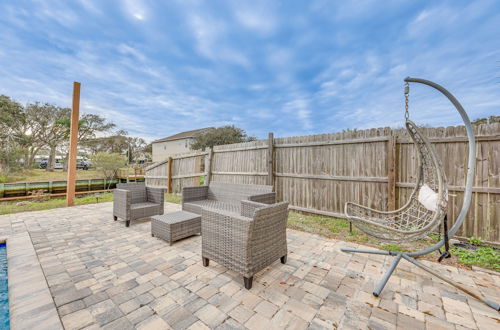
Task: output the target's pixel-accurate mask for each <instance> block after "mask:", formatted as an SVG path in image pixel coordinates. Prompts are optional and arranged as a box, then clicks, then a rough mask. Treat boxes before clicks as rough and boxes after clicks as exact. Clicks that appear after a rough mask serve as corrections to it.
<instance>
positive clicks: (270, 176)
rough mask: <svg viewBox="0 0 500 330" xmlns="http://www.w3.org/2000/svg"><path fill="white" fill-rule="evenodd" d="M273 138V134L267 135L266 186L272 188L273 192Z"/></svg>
mask: <svg viewBox="0 0 500 330" xmlns="http://www.w3.org/2000/svg"><path fill="white" fill-rule="evenodd" d="M273 145H274V136H273V133H272V132H271V133H269V135H268V137H267V173H268V174H267V184H268V185H270V186H273V190H274V175H273V171H274V150H273Z"/></svg>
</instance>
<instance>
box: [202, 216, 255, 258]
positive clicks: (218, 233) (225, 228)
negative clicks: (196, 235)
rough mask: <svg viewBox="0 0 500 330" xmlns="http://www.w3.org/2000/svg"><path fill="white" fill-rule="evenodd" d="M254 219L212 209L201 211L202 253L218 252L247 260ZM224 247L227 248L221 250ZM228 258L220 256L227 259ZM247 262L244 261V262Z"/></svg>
mask: <svg viewBox="0 0 500 330" xmlns="http://www.w3.org/2000/svg"><path fill="white" fill-rule="evenodd" d="M252 223H253V219H252V218H247V217H243V216H241V215H238V214H236V213H231V212H228V211H221V210H217V209H211V208H203V209H202V210H201V238H202V251H218V252H217V253H218V254H224V253H226V254H230V255H231V258H233V257H235V256H238V257H239V258H243V259H245V260H247V258H248V257H249V255H250V251H248V249H247V246H248V244H249V237H250V230H251V227H252ZM222 246H224V247H225V248H222V249H221V248H220V247H222ZM225 257H227V256H222V255H221V256H220V258H225ZM245 260H242V262H244V261H245Z"/></svg>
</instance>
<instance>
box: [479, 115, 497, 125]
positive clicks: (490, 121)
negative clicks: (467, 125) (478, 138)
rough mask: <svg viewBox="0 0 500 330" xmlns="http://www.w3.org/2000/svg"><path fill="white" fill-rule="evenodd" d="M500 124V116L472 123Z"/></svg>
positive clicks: (480, 119)
mask: <svg viewBox="0 0 500 330" xmlns="http://www.w3.org/2000/svg"><path fill="white" fill-rule="evenodd" d="M493 123H500V116H489V117H484V118H478V119H476V120H474V121H473V122H472V124H473V125H481V124H493Z"/></svg>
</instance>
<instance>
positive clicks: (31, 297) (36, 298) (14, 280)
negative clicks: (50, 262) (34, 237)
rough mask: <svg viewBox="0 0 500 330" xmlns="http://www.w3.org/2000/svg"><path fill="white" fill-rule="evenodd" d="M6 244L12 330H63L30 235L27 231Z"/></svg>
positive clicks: (9, 237)
mask: <svg viewBox="0 0 500 330" xmlns="http://www.w3.org/2000/svg"><path fill="white" fill-rule="evenodd" d="M0 241H2V238H0ZM5 241H6V242H7V262H8V282H9V312H10V328H11V329H13V330H15V329H29V328H33V329H54V330H55V329H64V328H63V326H62V324H61V320H60V318H59V314H58V313H57V309H56V305H55V303H54V300H53V299H52V295H51V294H50V290H49V287H48V285H47V281H46V280H45V275H44V274H43V271H42V268H41V266H40V262H39V261H38V257H37V255H36V252H35V248H34V247H33V243H32V242H31V237H30V235H29V234H28V233H27V232H24V233H19V234H13V235H10V236H7V237H6V238H5Z"/></svg>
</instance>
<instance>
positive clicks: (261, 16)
mask: <svg viewBox="0 0 500 330" xmlns="http://www.w3.org/2000/svg"><path fill="white" fill-rule="evenodd" d="M243 4H244V3H243V2H237V8H235V9H234V11H235V17H236V19H237V20H238V22H239V23H240V24H241V25H242V26H244V27H245V28H247V29H249V30H252V31H254V32H257V33H259V34H262V35H265V36H269V35H272V34H274V33H275V32H276V29H277V28H278V22H277V16H276V15H275V14H274V11H273V9H272V8H270V7H269V6H266V4H269V2H260V3H252V5H251V6H246V5H243Z"/></svg>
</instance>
